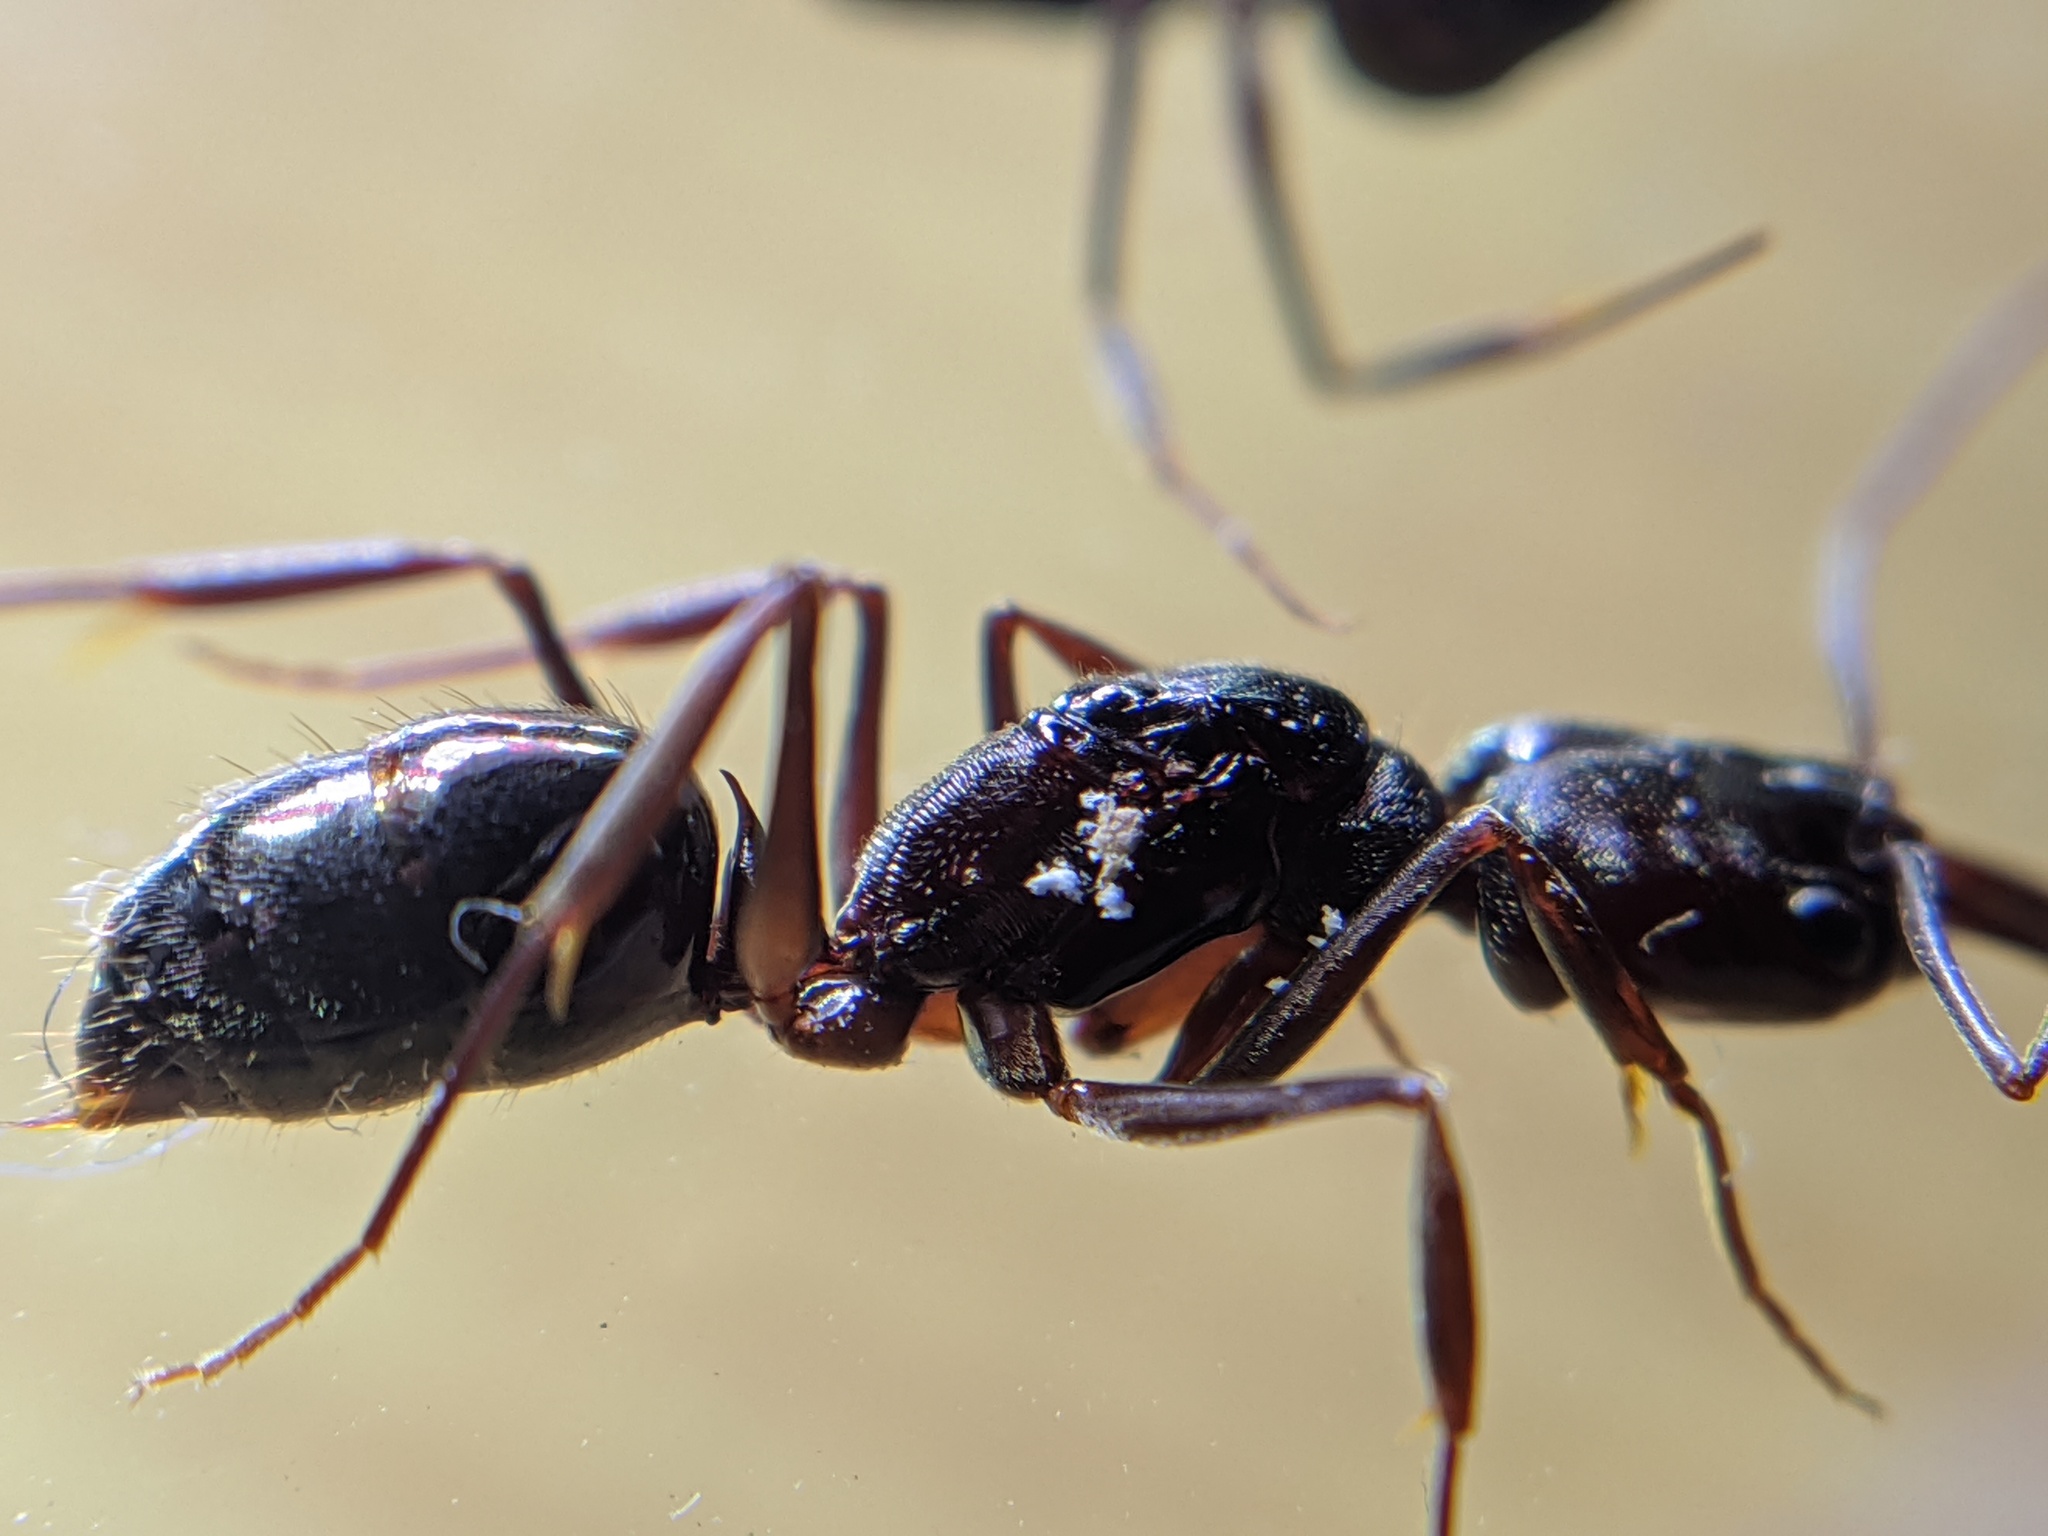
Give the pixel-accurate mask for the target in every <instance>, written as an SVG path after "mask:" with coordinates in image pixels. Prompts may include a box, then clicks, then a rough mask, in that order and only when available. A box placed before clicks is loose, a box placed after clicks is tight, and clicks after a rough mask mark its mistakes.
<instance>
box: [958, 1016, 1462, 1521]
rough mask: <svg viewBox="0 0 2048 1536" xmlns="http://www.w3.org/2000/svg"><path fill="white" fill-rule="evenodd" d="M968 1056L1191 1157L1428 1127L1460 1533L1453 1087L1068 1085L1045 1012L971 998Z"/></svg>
mask: <svg viewBox="0 0 2048 1536" xmlns="http://www.w3.org/2000/svg"><path fill="white" fill-rule="evenodd" d="M960 1007H961V1013H962V1015H963V1018H964V1022H965V1026H966V1037H967V1046H968V1051H969V1053H970V1055H972V1057H973V1058H974V1063H975V1066H976V1067H977V1068H978V1069H979V1070H980V1071H981V1074H982V1076H983V1077H984V1078H986V1079H987V1080H988V1082H989V1083H990V1084H991V1085H992V1086H993V1087H995V1088H997V1089H999V1090H1001V1091H1002V1092H1004V1093H1006V1094H1009V1095H1011V1096H1013V1097H1018V1098H1035V1099H1039V1100H1041V1101H1042V1102H1043V1103H1044V1104H1045V1105H1046V1107H1047V1108H1049V1109H1050V1110H1052V1111H1053V1113H1054V1114H1056V1115H1059V1116H1060V1117H1062V1118H1063V1119H1066V1120H1069V1121H1071V1122H1072V1123H1073V1124H1075V1125H1079V1126H1084V1127H1086V1128H1087V1129H1088V1130H1091V1131H1094V1132H1096V1133H1097V1134H1099V1135H1103V1136H1108V1137H1112V1138H1114V1139H1115V1140H1118V1141H1132V1142H1141V1143H1143V1144H1145V1145H1148V1146H1186V1145H1189V1144H1191V1143H1194V1142H1201V1141H1220V1140H1224V1139H1227V1138H1230V1137H1234V1136H1244V1135H1249V1134H1250V1133H1251V1132H1253V1131H1262V1130H1266V1129H1268V1128H1269V1127H1272V1126H1278V1125H1287V1124H1293V1123H1295V1122H1299V1121H1303V1120H1310V1119H1315V1118H1318V1117H1320V1116H1323V1115H1330V1114H1336V1113H1339V1112H1341V1111H1345V1110H1356V1109H1377V1108H1390V1109H1399V1110H1404V1111H1406V1112H1408V1113H1410V1114H1413V1115H1415V1116H1416V1117H1417V1118H1418V1121H1419V1127H1418V1131H1417V1135H1418V1137H1419V1143H1418V1147H1417V1163H1416V1191H1415V1243H1416V1247H1417V1250H1418V1253H1419V1255H1420V1259H1421V1263H1420V1266H1419V1274H1418V1276H1417V1289H1418V1292H1419V1294H1420V1300H1421V1305H1422V1338H1423V1347H1424V1352H1425V1354H1426V1356H1427V1363H1428V1367H1429V1376H1430V1381H1431V1386H1432V1395H1433V1397H1434V1399H1435V1402H1434V1407H1435V1412H1436V1418H1437V1421H1438V1428H1439V1433H1440V1435H1441V1440H1440V1443H1439V1447H1438V1453H1437V1471H1436V1477H1435V1481H1434V1492H1433V1496H1432V1498H1431V1505H1432V1508H1433V1519H1432V1524H1431V1529H1432V1530H1433V1531H1434V1532H1435V1533H1436V1536H1449V1533H1450V1531H1451V1530H1452V1529H1453V1526H1454V1523H1455V1513H1456V1503H1457V1479H1458V1461H1459V1455H1460V1451H1461V1449H1462V1447H1463V1444H1464V1441H1465V1438H1466V1436H1467V1435H1469V1434H1470V1433H1471V1429H1472V1410H1473V1398H1474V1394H1475V1389H1476V1382H1477V1375H1478V1362H1479V1321H1478V1305H1477V1300H1476V1287H1475V1284H1474V1275H1473V1264H1472V1237H1471V1232H1470V1226H1469V1223H1468V1222H1467V1220H1466V1215H1465V1192H1464V1186H1463V1183H1462V1181H1461V1179H1460V1177H1459V1174H1458V1166H1457V1162H1456V1160H1455V1159H1454V1158H1453V1157H1452V1155H1451V1147H1450V1140H1449V1137H1448V1135H1447V1134H1446V1131H1445V1128H1444V1115H1443V1104H1442V1099H1443V1094H1444V1090H1443V1085H1442V1084H1441V1083H1440V1082H1438V1081H1437V1080H1436V1079H1435V1078H1433V1077H1431V1076H1429V1075H1428V1074H1426V1073H1421V1072H1412V1071H1411V1072H1359V1073H1352V1074H1348V1075H1346V1076H1343V1077H1330V1078H1317V1079H1313V1080H1310V1081H1306V1082H1293V1083H1231V1084H1217V1085H1212V1084H1202V1085H1192V1084H1185V1083H1110V1082H1097V1081H1091V1080H1087V1079H1077V1078H1074V1077H1072V1076H1070V1075H1069V1074H1068V1071H1067V1066H1066V1061H1065V1058H1064V1055H1063V1053H1062V1052H1061V1050H1060V1039H1059V1030H1058V1028H1057V1026H1056V1025H1055V1024H1054V1023H1053V1018H1052V1014H1051V1013H1050V1011H1048V1010H1047V1009H1046V1008H1045V1007H1044V1006H1043V1005H1042V1004H1027V1003H1014V1002H1008V1001H1005V1000H1003V999H1000V998H995V997H992V996H990V995H988V994H987V993H980V992H976V991H974V990H972V989H969V990H967V991H963V992H962V993H961V995H960Z"/></svg>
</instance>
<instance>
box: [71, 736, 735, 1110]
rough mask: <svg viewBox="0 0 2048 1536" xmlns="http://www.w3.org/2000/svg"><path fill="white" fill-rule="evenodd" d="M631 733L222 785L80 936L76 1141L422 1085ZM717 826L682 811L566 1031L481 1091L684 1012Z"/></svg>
mask: <svg viewBox="0 0 2048 1536" xmlns="http://www.w3.org/2000/svg"><path fill="white" fill-rule="evenodd" d="M633 740H634V732H633V731H632V730H631V729H630V728H628V727H626V726H623V725H619V724H617V723H614V722H610V721H605V720H602V719H599V718H596V717H593V716H589V715H581V714H573V713H568V712H507V713H494V714H479V713H469V714H458V715H443V716H438V717H435V718H432V719H427V720H421V721H416V722H414V723H412V724H410V725H407V726H405V727H403V728H401V729H400V730H397V731H394V732H392V733H390V734H389V735H386V736H383V737H379V738H378V739H377V740H375V741H373V742H371V743H370V744H369V745H368V746H367V747H366V748H365V749H364V750H362V751H360V752H349V753H339V754H334V755H331V756H322V757H316V758H308V759H305V760H303V761H301V762H299V763H296V764H293V765H292V766H290V767H288V768H283V769H280V770H278V771H276V772H274V773H270V774H267V775H264V776H263V777H261V778H258V779H255V780H253V781H251V782H249V783H247V784H244V785H242V786H239V787H238V788H236V789H234V790H232V791H230V792H228V793H227V794H226V795H225V796H223V797H222V798H220V799H218V800H216V801H215V802H214V803H212V804H211V805H209V806H208V807H207V808H206V809H205V811H204V812H203V813H202V815H201V817H200V818H199V820H198V821H197V822H196V823H195V824H194V825H193V826H192V827H191V828H190V829H189V830H188V831H187V832H186V834H185V835H184V836H183V837H182V838H180V839H179V840H178V842H177V844H176V846H174V847H173V848H172V849H171V851H170V852H169V853H167V854H166V855H165V856H164V857H163V858H161V859H159V860H158V861H157V862H156V863H155V864H153V865H151V866H150V867H149V868H147V869H145V870H144V871H142V873H141V874H139V875H138V876H137V877H136V878H135V879H134V880H133V881H132V882H131V883H130V884H129V885H128V886H127V887H126V888H125V889H123V890H122V891H121V892H120V893H119V894H118V895H117V896H116V897H115V898H114V901H113V903H112V904H111V906H110V907H109V909H108V911H107V913H106V916H105V917H104V918H103V919H102V920H101V922H100V923H99V925H98V927H97V931H96V933H95V936H94V943H93V953H92V957H91V960H92V980H91V988H90V992H89V994H88V996H87V999H86V1003H85V1010H84V1016H83V1018H82V1020H81V1022H80V1025H79V1033H78V1062H77V1068H76V1072H75V1075H74V1077H73V1078H72V1089H73V1093H74V1096H75V1099H76V1102H77V1111H78V1119H79V1123H80V1124H81V1125H85V1126H88V1127H90V1126H94V1125H118V1124H130V1123H134V1122H138V1121H145V1120H157V1119H164V1118H169V1117H173V1116H180V1115H186V1114H192V1115H234V1114H248V1115H260V1116H262V1117H264V1118H267V1119H274V1120H284V1119H293V1118H301V1117H307V1116H315V1115H322V1114H330V1113H350V1112H355V1111H361V1110H371V1109H379V1108H385V1107H389V1106H391V1105H395V1104H399V1103H403V1102H405V1101H407V1100H410V1099H414V1098H417V1097H419V1096H420V1095H421V1094H422V1093H423V1092H424V1091H425V1089H426V1087H427V1085H428V1084H429V1083H430V1082H431V1080H432V1078H433V1077H434V1075H435V1074H436V1073H437V1072H438V1071H439V1070H440V1068H441V1065H442V1063H443V1062H445V1061H446V1060H447V1059H448V1057H449V1055H450V1052H451V1050H452V1048H453V1045H454V1041H455V1038H456V1036H457V1035H458V1034H459V1032H460V1031H461V1029H462V1026H463V1023H464V1021H465V1019H466V1018H467V1015H468V1012H469V1008H470V1006H471V1004H472V1003H473V1002H474V1000H475V998H476V995H477V993H478V992H479V991H480V989H481V987H482V984H483V982H484V979H485V977H486V975H487V974H488V972H489V969H490V967H491V966H492V965H493V964H495V963H496V961H497V959H498V958H499V957H500V956H501V955H502V954H503V953H504V951H505V949H506V948H507V946H508V945H509V943H510V941H511V937H512V934H513V931H514V927H515V924H516V921H517V916H518V913H517V907H518V903H519V902H520V901H522V900H523V899H524V898H525V896H526V895H527V893H528V892H529V891H530V890H531V889H532V887H533V886H534V885H535V884H536V883H537V882H538V880H539V879H540V877H541V876H542V875H543V874H544V873H545V872H546V870H547V867H548V865H549V864H550V862H552V860H553V858H554V856H555V854H556V852H557V851H559V849H560V847H561V845H562V843H563V841H564V840H565V839H566V837H567V835H568V833H569V832H571V831H572V830H573V829H574V827H575V825H576V823H577V821H578V820H579V819H580V818H581V816H582V814H583V812H584V811H585V810H587V809H588V808H589V806H590V803H591V802H592V801H593V800H594V799H595V798H596V797H597V794H598V792H599V791H600V790H602V789H603V787H604V785H605V784H606V782H607V781H608V780H609V779H610V778H611V775H612V774H613V772H614V771H615V770H616V769H617V767H618V765H619V762H620V761H621V759H622V758H623V756H624V754H625V752H626V750H627V748H628V747H630V746H631V744H632V742H633ZM716 862H717V845H716V831H715V828H714V825H713V823H712V821H711V818H710V815H709V813H708V811H707V809H706V807H705V805H704V802H703V800H702V797H701V795H694V794H693V795H692V796H690V797H689V798H688V799H687V800H686V801H685V803H684V804H683V805H682V806H681V808H680V809H679V810H678V812H677V814H676V817H675V819H674V820H673V821H672V822H671V823H670V825H669V826H668V827H667V828H666V829H665V830H664V832H663V834H662V836H661V838H660V840H659V855H658V857H655V858H651V859H650V860H649V861H648V863H647V864H646V865H645V866H644V867H643V869H642V871H641V872H640V874H639V875H638V876H637V877H636V879H635V882H634V884H633V885H631V886H629V887H628V889H627V893H626V895H625V896H624V897H623V898H622V900H621V902H620V904H619V905H618V907H616V908H615V909H614V911H613V913H612V916H611V917H610V918H609V919H607V921H606V923H605V924H603V925H602V926H601V927H600V928H599V930H598V932H597V934H596V936H595V937H594V941H593V944H592V947H591V952H590V956H589V958H588V960H586V962H585V964H584V966H583V968H582V971H581V973H580V980H579V984H578V987H577V989H576V994H575V1001H574V1004H573V1007H572V1014H571V1018H570V1020H569V1021H568V1023H567V1024H565V1025H555V1024H553V1023H550V1022H548V1021H547V1020H546V1019H545V1018H544V1017H543V1016H541V1014H540V1012H539V1010H538V1008H537V1007H535V1008H533V1009H530V1010H529V1012H530V1014H531V1015H532V1016H530V1017H528V1018H524V1019H522V1020H521V1022H520V1023H519V1024H518V1025H516V1026H515V1027H514V1029H513V1032H512V1034H511V1036H510V1037H509V1038H508V1039H507V1040H506V1042H505V1044H504V1045H503V1047H502V1048H501V1049H500V1051H499V1053H498V1057H497V1061H496V1064H495V1067H494V1069H493V1070H491V1071H490V1072H488V1073H487V1074H486V1085H511V1084H516V1083H522V1082H532V1081H538V1080H541V1079H544V1078H548V1077H554V1076H558V1075H560V1074H562V1073H565V1072H572V1071H575V1070H577V1069H578V1068H580V1067H582V1066H584V1065H587V1064H589V1063H590V1062H593V1061H596V1060H602V1059H604V1058H606V1057H608V1056H611V1055H614V1054H616V1053H617V1051H619V1050H620V1049H623V1048H624V1045H623V1044H621V1043H620V1042H621V1036H622V1034H631V1033H634V1032H638V1033H639V1034H641V1035H643V1036H644V1035H646V1034H651V1033H653V1032H655V1030H656V1029H657V1028H658V1027H659V1025H660V1023H661V1022H662V1021H673V1020H675V1019H677V1018H679V1017H683V1016H686V1015H687V1014H688V1013H689V1012H690V1010H691V1006H692V1003H693V999H692V998H691V997H690V995H689V987H688V983H689V979H690V978H688V977H687V976H681V975H678V969H679V967H681V966H682V965H683V962H684V961H685V959H686V958H695V959H698V960H700V961H701V957H702V955H703V951H704V936H705V934H706V933H707V932H708V928H709V922H710V910H711V901H712V894H713V888H714V887H713V880H714V872H715V867H716Z"/></svg>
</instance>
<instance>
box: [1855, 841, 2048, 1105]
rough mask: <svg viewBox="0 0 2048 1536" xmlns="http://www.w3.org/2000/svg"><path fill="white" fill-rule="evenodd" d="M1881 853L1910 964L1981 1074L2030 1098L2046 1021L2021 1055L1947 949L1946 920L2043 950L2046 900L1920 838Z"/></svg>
mask: <svg viewBox="0 0 2048 1536" xmlns="http://www.w3.org/2000/svg"><path fill="white" fill-rule="evenodd" d="M1885 857H1886V859H1887V860H1888V861H1889V862H1890V864H1891V871H1892V884H1893V888H1894V889H1895V890H1896V891H1897V892H1898V898H1899V925H1900V927H1902V928H1903V929H1904V930H1905V934H1906V947H1907V948H1908V949H1909V950H1910V951H1912V955H1913V963H1914V964H1915V965H1917V966H1919V967H1920V972H1921V974H1922V975H1924V976H1925V977H1926V978H1927V981H1928V984H1929V985H1930V986H1932V987H1933V988H1934V995H1935V996H1936V997H1937V998H1939V999H1940V1000H1941V1006H1942V1010H1943V1011H1944V1012H1945V1013H1947V1014H1948V1016H1949V1020H1950V1022H1952V1023H1953V1024H1954V1025H1955V1027H1956V1032H1957V1033H1958V1034H1960V1035H1961V1036H1962V1037H1963V1044H1965V1045H1967V1046H1968V1047H1969V1048H1970V1054H1971V1055H1972V1056H1974V1057H1976V1058H1977V1065H1978V1066H1980V1067H1982V1068H1983V1069H1984V1075H1985V1076H1986V1077H1988V1078H1990V1079H1991V1081H1992V1083H1993V1084H1994V1085H1995V1086H1996V1087H1997V1089H1998V1091H1999V1092H2000V1093H2002V1094H2004V1095H2005V1096H2006V1097H2007V1098H2009V1099H2017V1100H2019V1101H2020V1102H2022V1103H2024V1102H2025V1101H2026V1100H2028V1099H2031V1098H2032V1097H2033V1096H2034V1090H2035V1089H2036V1088H2037V1087H2039V1086H2040V1083H2041V1079H2042V1078H2043V1077H2044V1076H2048V1020H2043V1021H2042V1024H2041V1029H2040V1032H2039V1033H2038V1034H2036V1035H2035V1036H2034V1043H2033V1044H2032V1045H2030V1046H2028V1047H2027V1053H2026V1056H2025V1057H2024V1058H2022V1057H2021V1055H2020V1053H2019V1052H2018V1051H2016V1050H2014V1049H2013V1045H2012V1042H2011V1041H2010V1040H2008V1039H2006V1037H2005V1031H2004V1030H2002V1029H2000V1028H1999V1027H1998V1020H1997V1019H1995V1018H1993V1017H1992V1016H1991V1010H1990V1009H1988V1008H1986V1007H1985V1006H1984V1003H1983V1000H1982V999H1980V998H1979V997H1978V996H1977V990H1976V988H1974V987H1972V986H1971V985H1970V978H1969V977H1968V976H1967V975H1965V974H1964V972H1963V968H1962V966H1961V965H1960V964H1959V963H1958V962H1957V960H1956V957H1955V951H1954V950H1952V949H1950V948H1949V942H1948V919H1949V918H1951V917H1953V918H1955V919H1956V920H1957V921H1959V922H1961V923H1963V924H1964V925H1965V926H1970V927H1975V928H1978V929H1980V930H1982V931H1984V932H1988V933H1994V934H1997V935H1998V936H2000V937H2002V938H2006V939H2009V940H2012V941H2014V942H2018V943H2022V944H2026V945H2027V946H2028V947H2029V948H2032V949H2034V950H2035V952H2036V953H2040V952H2041V951H2042V940H2043V937H2044V933H2048V926H2044V918H2048V910H2044V907H2048V903H2044V898H2043V893H2042V892H2040V891H2039V890H2037V889H2035V888H2033V887H2032V886H2029V885H2027V884H2026V883H2024V882H2023V881H2020V880H2018V879H2016V878H2014V877H2012V876H2009V875H2002V874H2000V873H1999V872H1998V871H1996V870H1991V869H1986V868H1985V867H1983V866H1982V865H1975V864H1970V863H1967V862H1965V861H1964V860H1961V859H1957V858H1954V857H1953V856H1951V855H1947V854H1937V853H1936V852H1935V851H1934V850H1933V849H1932V848H1930V847H1928V846H1927V845H1926V844H1925V843H1920V842H1913V841H1909V840H1906V839H1900V840H1898V841H1896V842H1892V843H1889V844H1887V845H1886V847H1885ZM1945 886H1951V887H1955V889H1954V890H1949V889H1945ZM1958 898H1960V900H1958ZM1973 919H1974V920H1973Z"/></svg>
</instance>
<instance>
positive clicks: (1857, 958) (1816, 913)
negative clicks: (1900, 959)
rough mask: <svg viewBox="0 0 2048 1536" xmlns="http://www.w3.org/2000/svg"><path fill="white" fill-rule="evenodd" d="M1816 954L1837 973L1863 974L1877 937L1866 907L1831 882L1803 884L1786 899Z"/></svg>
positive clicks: (1803, 936)
mask: <svg viewBox="0 0 2048 1536" xmlns="http://www.w3.org/2000/svg"><path fill="white" fill-rule="evenodd" d="M1785 910H1786V911H1787V912H1790V913H1791V914H1792V917H1793V919H1794V921H1796V922H1797V923H1798V924H1799V928H1800V934H1801V937H1802V938H1803V939H1804V941H1805V943H1806V947H1807V949H1808V951H1809V952H1810V953H1811V954H1812V955H1813V957H1814V958H1815V959H1816V960H1818V961H1820V962H1821V964H1823V965H1825V966H1826V967H1827V968H1828V969H1829V970H1831V971H1833V972H1834V973H1835V974H1836V975H1838V976H1843V977H1853V976H1861V975H1862V974H1863V973H1864V972H1865V971H1866V970H1868V968H1869V965H1870V959H1871V954H1872V951H1873V950H1874V949H1875V948H1876V943H1877V937H1876V934H1875V932H1874V931H1873V930H1872V928H1871V924H1870V916H1869V914H1868V913H1867V912H1866V911H1865V910H1864V908H1863V906H1862V905H1861V904H1860V903H1858V902H1855V901H1852V900H1851V899H1850V898H1849V897H1847V896H1845V895H1843V894H1842V892H1840V891H1838V890H1836V889H1835V888H1834V887H1833V886H1830V885H1802V886H1801V887H1799V889H1798V890H1796V891H1794V892H1792V894H1791V895H1789V896H1787V897H1786V898H1785Z"/></svg>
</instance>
